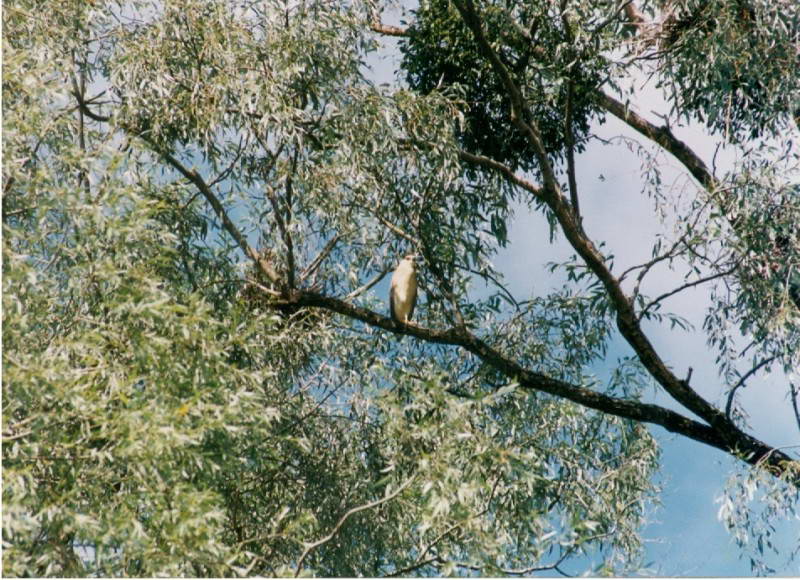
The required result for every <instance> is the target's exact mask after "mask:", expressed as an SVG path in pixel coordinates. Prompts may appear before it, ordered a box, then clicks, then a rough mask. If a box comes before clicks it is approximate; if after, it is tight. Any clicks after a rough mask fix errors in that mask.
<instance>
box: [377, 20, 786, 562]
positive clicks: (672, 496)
mask: <svg viewBox="0 0 800 580" xmlns="http://www.w3.org/2000/svg"><path fill="white" fill-rule="evenodd" d="M384 21H385V22H387V23H391V24H397V14H396V13H395V14H391V13H390V14H388V15H385V18H384ZM399 60H400V58H399V55H398V52H397V49H396V41H394V40H393V39H388V40H384V45H383V48H382V50H381V51H379V53H378V54H376V55H374V56H373V57H372V58H371V59H370V61H369V62H368V64H369V66H370V67H371V69H372V79H373V81H374V82H376V83H378V84H380V83H390V84H391V83H393V81H394V76H393V75H394V71H395V70H396V69H397V68H398V64H399ZM642 85H643V83H639V84H637V87H636V89H637V90H636V103H637V104H638V105H640V106H641V107H642V108H641V109H637V112H639V113H640V114H642V115H643V116H645V117H646V118H648V119H649V120H651V121H653V122H655V123H657V124H661V123H662V121H661V120H660V119H659V118H658V117H656V116H655V115H654V114H653V111H656V112H658V111H664V112H666V111H668V110H669V109H668V106H667V105H666V104H665V102H664V100H663V99H662V98H661V96H660V94H659V93H658V92H657V91H656V90H655V89H654V88H653V87H652V86H647V85H645V86H642ZM673 130H674V132H675V133H676V135H677V137H678V138H680V139H682V140H684V141H685V142H686V143H687V144H688V145H689V146H690V147H691V148H692V149H693V150H694V151H695V152H697V153H698V154H699V155H700V156H701V158H703V160H704V161H705V162H706V164H707V165H709V166H711V161H712V158H713V157H714V154H715V148H716V143H717V141H716V140H714V139H710V138H708V136H707V135H706V134H705V132H704V131H703V129H702V128H701V127H695V126H688V127H673ZM593 132H595V133H596V134H597V135H598V136H600V137H603V138H605V139H609V138H612V137H615V136H620V135H622V136H625V137H629V138H634V139H636V140H637V141H639V142H644V140H643V139H639V136H638V135H637V134H635V132H634V131H632V130H631V129H629V128H628V127H627V126H625V125H624V124H623V123H622V122H620V121H618V120H616V119H614V118H611V117H610V116H609V118H608V120H607V122H606V123H605V124H604V125H602V126H600V125H595V126H594V127H593ZM646 145H647V146H648V149H649V150H650V151H654V148H653V147H652V146H651V145H650V144H649V143H646ZM662 161H663V168H665V170H664V182H665V183H671V184H674V186H675V187H676V188H686V187H690V188H691V187H692V183H691V180H690V179H689V178H688V177H687V175H686V172H685V170H683V169H682V167H681V166H680V165H679V163H678V162H677V161H676V160H675V159H673V158H671V157H670V156H669V155H665V156H663V158H662ZM734 161H735V158H734V155H733V153H732V152H730V151H721V152H718V153H717V157H716V164H717V167H719V168H724V167H725V166H726V165H730V164H731V163H733V162H734ZM576 166H577V180H578V189H579V191H580V195H581V210H582V213H583V215H584V226H585V229H586V231H587V233H588V234H589V236H590V237H591V238H593V239H594V241H595V242H596V243H597V242H600V241H604V242H605V243H606V244H607V248H608V251H609V252H610V253H613V254H614V255H615V256H616V261H615V264H616V267H615V271H616V272H621V271H622V270H623V269H624V268H625V267H627V266H630V265H634V264H638V263H641V262H643V261H646V260H648V259H649V258H650V252H651V247H652V240H653V235H654V234H655V233H656V232H669V231H670V228H671V225H670V224H666V225H664V224H661V223H660V222H659V221H658V219H657V218H656V216H655V212H654V211H653V207H654V205H653V201H652V200H650V199H649V198H648V197H647V196H646V195H644V194H643V193H642V185H643V181H642V178H641V176H640V160H639V159H638V158H637V157H636V156H635V155H634V154H633V153H631V152H630V151H628V149H627V148H626V147H625V146H624V145H623V144H621V143H620V144H618V145H614V146H608V145H605V144H602V143H600V142H594V143H592V144H590V145H589V146H588V147H587V149H586V151H585V152H583V153H582V154H580V155H578V156H577V159H576ZM573 253H574V252H573V251H572V249H571V248H569V246H568V245H567V244H566V242H564V241H563V239H561V240H558V241H557V242H556V243H555V244H553V245H550V244H549V243H548V226H547V223H546V221H545V219H544V218H543V217H542V216H541V215H540V214H536V213H529V212H528V210H527V209H525V208H522V207H520V208H518V212H517V215H516V218H515V220H514V221H513V222H512V224H511V228H510V243H509V245H508V247H507V248H506V249H504V250H503V251H502V252H501V253H500V254H499V255H498V256H497V259H496V261H495V265H496V266H497V267H498V269H500V270H501V271H502V272H504V274H505V275H506V281H507V282H508V284H509V287H510V289H511V290H512V292H514V294H515V295H516V296H517V297H518V298H520V299H525V298H527V297H528V296H529V295H530V294H531V293H532V292H533V293H535V294H539V295H541V294H544V293H546V292H547V290H548V289H554V288H558V287H559V286H560V285H561V284H562V283H563V278H562V277H560V276H559V275H558V274H552V273H550V272H549V271H548V270H547V269H546V268H545V264H546V263H547V262H551V261H563V260H565V259H566V258H568V257H569V256H571V255H572V254H573ZM521 264H524V267H523V268H520V265H521ZM681 275H682V273H681V271H680V270H678V271H676V272H671V271H669V270H668V269H666V268H662V269H660V270H658V269H656V270H654V271H653V272H652V273H651V275H650V276H649V277H648V279H652V283H651V285H650V286H647V287H645V288H643V290H645V291H646V292H647V293H648V294H650V295H651V296H652V295H657V293H659V292H660V291H663V290H665V289H670V288H672V287H674V286H675V285H677V284H679V283H680V278H679V276H681ZM708 304H709V302H708V298H707V290H706V288H705V286H701V287H699V288H698V289H692V290H688V291H686V292H683V293H681V294H679V295H677V296H675V297H674V298H671V299H669V300H668V301H667V302H665V308H666V307H669V309H670V310H671V311H673V312H677V313H679V314H681V315H682V316H684V317H686V318H688V319H689V320H690V321H691V322H692V323H693V324H694V326H695V328H701V327H702V319H703V316H704V313H705V310H706V308H707V306H708ZM646 332H648V335H649V337H650V339H651V340H652V342H653V343H654V345H655V346H656V349H657V351H658V352H659V353H661V354H662V356H663V357H664V358H665V359H666V361H667V363H668V364H669V365H671V366H672V368H674V369H676V372H677V374H679V376H684V374H685V372H686V370H687V369H688V367H690V366H691V367H692V368H693V375H692V377H693V378H692V385H693V386H694V387H695V388H696V389H697V390H698V391H699V392H700V394H701V395H703V396H704V397H706V399H707V400H710V401H711V402H713V403H716V404H718V405H719V404H720V403H723V404H724V401H722V399H721V396H722V395H721V388H720V387H721V385H722V382H721V381H720V379H719V377H718V375H717V371H716V368H715V366H714V363H713V361H714V351H713V350H711V349H709V348H708V347H707V346H706V344H705V336H704V335H703V334H702V333H701V332H699V331H693V332H686V331H681V330H672V331H671V330H669V328H668V326H664V327H657V326H651V327H649V328H646ZM631 354H633V352H632V350H631V349H630V348H629V347H628V346H627V345H626V344H624V343H623V342H622V340H618V341H616V342H615V343H614V344H613V345H612V348H611V349H610V352H609V357H608V360H609V362H611V363H613V362H614V361H616V358H617V357H618V356H624V355H631ZM786 382H787V378H786V377H785V376H782V375H781V374H780V373H774V374H773V375H771V376H767V377H756V378H753V379H751V380H750V381H748V383H747V386H746V387H745V388H743V389H740V394H741V398H740V401H741V402H742V404H743V406H744V407H745V408H746V409H747V411H748V413H749V414H750V430H749V432H750V433H751V434H753V435H755V436H756V437H758V438H760V439H762V440H764V441H766V442H767V443H769V444H773V445H778V446H791V445H795V446H796V445H800V434H799V433H798V428H797V425H796V423H795V419H794V416H793V413H792V411H791V407H790V403H789V401H788V399H787V397H786V387H785V385H786ZM649 397H650V400H649V402H655V403H658V404H661V405H664V406H667V407H670V408H673V409H680V407H678V406H677V405H676V404H674V403H673V402H672V401H671V400H669V399H668V397H666V396H664V395H663V394H660V393H658V392H652V391H651V393H650V395H649ZM683 412H685V411H683ZM651 432H652V433H653V434H654V435H655V436H656V437H657V439H658V441H659V443H660V445H661V449H662V470H661V473H660V478H661V482H662V485H663V487H664V491H663V493H662V495H661V502H662V505H661V506H660V508H659V509H657V510H656V511H655V513H654V514H653V518H652V522H651V523H650V524H649V525H647V526H646V528H645V529H644V533H643V535H644V537H645V538H646V540H647V544H646V555H645V561H646V562H650V563H651V564H650V566H649V570H650V573H652V574H655V575H659V576H751V575H752V571H751V568H750V564H749V562H748V560H747V558H740V553H741V552H740V550H739V549H738V547H737V546H736V545H735V544H734V541H733V538H732V537H731V535H730V534H729V533H728V531H727V530H726V529H725V527H724V525H723V523H722V522H721V521H720V520H719V518H718V511H719V508H720V505H719V503H718V502H717V498H719V497H720V496H721V495H722V493H723V491H724V487H725V482H726V480H727V479H728V477H729V476H730V474H731V473H733V472H734V469H735V467H736V463H737V461H736V460H735V459H733V458H732V457H730V456H729V455H727V454H725V453H722V452H721V451H718V450H716V449H714V448H711V447H708V446H706V445H703V444H701V443H698V442H695V441H692V440H689V439H687V438H685V437H680V436H676V435H674V434H671V433H668V432H667V431H666V430H664V429H662V428H660V427H655V426H651ZM798 528H800V522H798V521H794V522H787V523H786V525H784V526H782V527H780V529H779V533H778V536H777V541H776V544H777V545H778V546H783V548H784V553H787V552H788V551H790V550H792V549H794V548H795V543H796V542H797V538H798V532H797V529H798ZM767 562H768V564H769V565H771V566H772V567H773V569H774V570H775V572H776V574H778V575H781V576H798V575H800V562H797V561H795V562H793V563H791V564H788V563H787V562H786V558H785V557H781V558H777V559H776V558H771V559H768V560H767ZM565 568H566V569H567V570H570V571H573V570H572V569H571V568H570V567H569V565H565ZM574 571H576V572H577V571H578V570H577V569H575V570H574Z"/></svg>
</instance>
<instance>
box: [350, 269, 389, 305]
mask: <svg viewBox="0 0 800 580" xmlns="http://www.w3.org/2000/svg"><path fill="white" fill-rule="evenodd" d="M391 270H392V269H391V268H384V269H383V270H381V271H380V272H378V273H377V274H375V276H374V277H373V278H372V280H370V281H369V282H367V283H366V284H364V285H363V286H360V287H358V288H356V289H355V290H353V291H352V292H350V294H348V295H347V296H345V300H352V299H353V298H356V297H358V296H361V295H362V294H363V293H364V292H366V291H367V290H369V289H370V288H372V287H373V286H375V284H377V283H378V282H380V281H381V280H383V279H384V277H385V276H386V274H388V273H389V272H391Z"/></svg>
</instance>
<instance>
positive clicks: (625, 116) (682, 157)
mask: <svg viewBox="0 0 800 580" xmlns="http://www.w3.org/2000/svg"><path fill="white" fill-rule="evenodd" d="M595 95H596V97H597V102H598V103H599V104H600V106H602V107H603V108H604V109H605V110H607V111H608V112H609V113H611V114H612V115H614V116H615V117H617V118H618V119H620V120H621V121H624V122H625V123H626V124H627V125H629V126H630V127H631V128H633V129H635V130H636V131H638V132H639V133H641V134H642V135H644V136H645V137H647V138H648V139H650V140H652V141H655V142H656V143H658V144H659V145H660V146H661V147H663V148H664V149H665V150H667V151H669V152H670V153H671V154H672V155H673V156H675V158H676V159H677V160H678V161H680V162H681V163H682V164H683V165H684V166H685V167H686V169H688V170H689V173H691V174H692V176H693V177H694V178H695V179H696V180H697V181H698V182H700V184H701V185H702V186H703V187H704V188H706V189H707V190H708V191H710V192H713V191H714V190H715V189H716V188H717V186H718V184H717V181H716V179H714V176H713V175H712V174H711V172H710V171H709V170H708V168H707V167H706V164H705V163H704V162H703V160H702V159H700V157H699V156H698V155H697V154H696V153H695V152H694V151H692V149H690V148H689V146H688V145H686V143H684V142H683V141H681V140H680V139H678V138H677V137H675V135H673V133H672V131H671V130H670V128H669V127H667V126H663V127H658V126H656V125H654V124H653V123H651V122H650V121H648V120H647V119H645V118H644V117H642V116H641V115H639V114H638V113H636V112H635V111H633V110H631V109H630V108H629V107H627V106H626V105H624V104H622V103H621V102H619V101H618V100H616V99H615V98H613V97H611V96H609V95H607V94H605V93H604V92H602V91H596V92H595Z"/></svg>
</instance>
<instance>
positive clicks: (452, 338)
mask: <svg viewBox="0 0 800 580" xmlns="http://www.w3.org/2000/svg"><path fill="white" fill-rule="evenodd" d="M289 303H291V304H295V305H298V306H306V307H312V308H324V309H326V310H330V311H332V312H336V313H338V314H341V315H343V316H346V317H348V318H352V319H355V320H359V321H361V322H363V323H365V324H368V325H370V326H374V327H376V328H382V329H383V330H386V331H388V332H392V333H395V334H402V335H409V336H414V337H416V338H419V339H421V340H424V341H427V342H431V343H436V344H447V345H453V346H459V347H461V348H464V349H465V350H467V351H469V352H470V353H472V354H474V355H475V356H477V357H478V358H480V359H481V360H482V361H483V362H485V363H487V364H489V365H490V366H492V367H493V368H495V369H497V370H499V371H500V372H502V373H503V374H504V375H505V376H507V377H509V378H510V379H512V380H516V381H517V382H518V383H519V384H520V386H521V387H522V388H524V389H528V390H531V391H538V392H543V393H548V394H550V395H554V396H557V397H561V398H564V399H567V400H570V401H572V402H574V403H577V404H579V405H582V406H584V407H588V408H590V409H595V410H597V411H601V412H603V413H608V414H610V415H615V416H617V417H622V418H625V419H631V420H634V421H639V422H645V423H652V424H655V425H659V426H661V427H663V428H665V429H667V430H668V431H670V432H673V433H679V434H681V435H684V436H686V437H689V438H690V439H694V440H695V441H700V442H701V443H705V444H707V445H710V446H712V447H715V448H717V449H720V450H722V451H725V452H726V453H731V454H734V455H737V456H741V458H742V460H743V461H746V462H747V463H749V464H751V465H762V466H764V467H765V468H767V469H768V470H769V471H770V472H771V473H773V474H776V475H786V476H787V479H788V480H789V481H791V482H792V483H794V484H795V485H797V486H800V465H798V462H797V461H793V460H792V458H791V457H789V456H788V455H786V454H785V453H783V452H782V451H780V450H777V449H775V448H773V447H770V446H769V445H766V444H765V443H763V442H761V441H759V440H757V439H755V438H754V437H751V436H750V435H747V434H745V433H742V432H740V431H738V430H737V432H736V433H735V434H734V436H729V435H728V434H727V433H722V432H720V430H719V429H717V428H714V427H711V426H708V425H705V424H703V423H700V422H698V421H695V420H692V419H689V418H687V417H684V416H683V415H681V414H679V413H677V412H675V411H671V410H669V409H665V408H663V407H660V406H658V405H653V404H649V403H640V402H638V401H631V400H626V399H618V398H615V397H611V396H609V395H605V394H603V393H598V392H595V391H592V390H591V389H587V388H585V387H579V386H576V385H573V384H570V383H567V382H565V381H561V380H558V379H554V378H552V377H549V376H547V375H544V374H541V373H538V372H535V371H531V370H528V369H526V368H524V367H522V366H521V365H520V364H519V363H517V362H516V361H514V360H513V359H511V358H509V357H507V356H505V355H503V354H502V353H500V352H499V351H497V350H496V349H494V348H493V347H491V346H490V345H488V344H487V343H485V342H484V341H482V340H481V339H480V338H478V337H476V336H475V335H474V334H472V333H471V332H469V330H467V329H465V328H463V327H456V328H449V329H446V330H437V329H431V328H425V327H422V326H419V325H417V324H413V323H412V324H399V323H397V322H395V321H394V320H392V319H391V318H389V317H386V316H382V315H380V314H377V313H376V312H373V311H371V310H368V309H366V308H362V307H360V306H356V305H354V304H350V303H349V302H345V301H344V300H340V299H337V298H333V297H329V296H325V295H323V294H320V293H317V292H312V291H308V290H297V291H295V292H293V293H292V295H291V297H290V299H289Z"/></svg>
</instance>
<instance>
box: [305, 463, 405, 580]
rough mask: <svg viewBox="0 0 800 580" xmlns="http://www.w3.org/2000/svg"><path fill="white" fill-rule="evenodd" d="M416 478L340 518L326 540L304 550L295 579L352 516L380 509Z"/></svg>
mask: <svg viewBox="0 0 800 580" xmlns="http://www.w3.org/2000/svg"><path fill="white" fill-rule="evenodd" d="M415 477H416V474H414V475H412V476H411V477H409V478H408V479H407V480H406V481H405V482H404V483H403V484H402V485H401V486H400V487H398V488H397V489H396V490H394V491H393V492H392V493H390V494H389V495H387V496H386V497H383V498H381V499H379V500H376V501H372V502H369V503H366V504H364V505H360V506H357V507H354V508H352V509H349V510H348V511H347V512H346V513H345V514H344V515H343V516H342V517H341V518H339V521H338V522H337V523H336V525H335V526H333V529H332V530H331V531H330V533H329V534H328V535H327V536H325V537H324V538H320V539H319V540H317V541H316V542H311V543H310V544H307V545H306V548H305V550H303V554H302V555H301V556H300V559H299V560H298V561H297V569H296V570H295V573H294V575H295V578H296V577H297V576H299V575H300V571H301V570H302V569H303V562H305V559H306V558H307V557H308V555H309V554H310V553H311V552H312V550H316V549H317V548H319V547H320V546H322V545H323V544H326V543H328V542H330V541H331V540H332V539H333V538H334V537H335V536H336V534H337V533H339V530H340V529H341V527H342V526H343V525H344V523H345V522H346V521H347V520H348V518H350V517H351V516H354V515H355V514H357V513H358V512H363V511H365V510H368V509H372V508H375V507H378V506H379V505H382V504H384V503H386V502H388V501H391V500H393V499H394V498H396V497H397V496H398V495H400V493H401V492H402V491H403V490H405V489H406V488H407V487H408V486H409V485H411V482H412V481H414V478H415Z"/></svg>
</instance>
